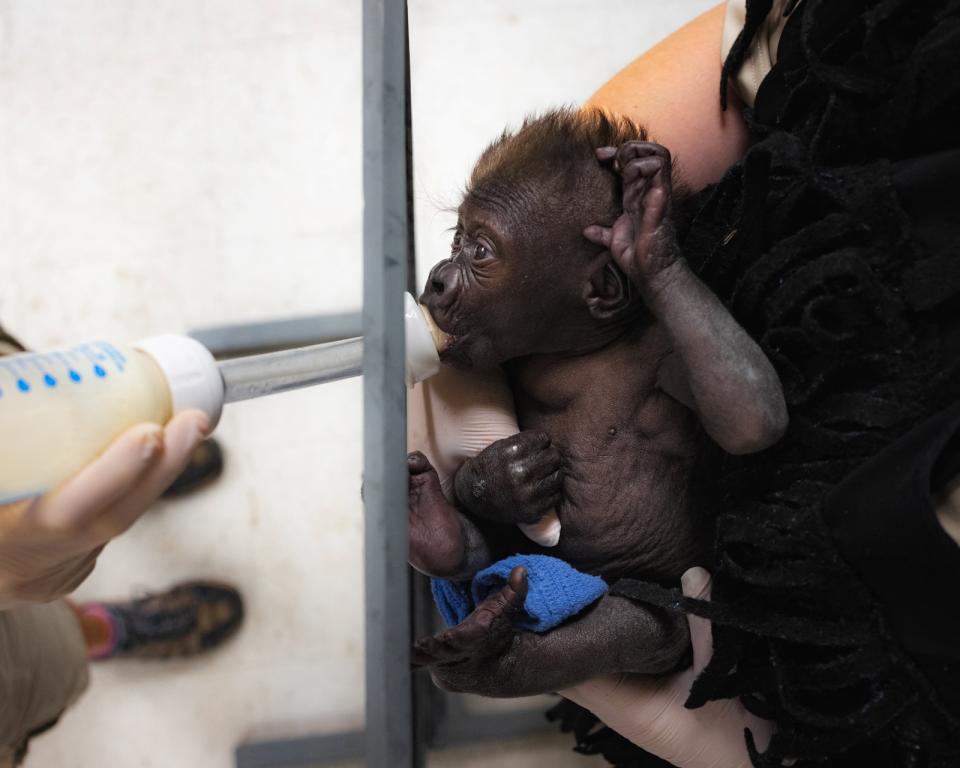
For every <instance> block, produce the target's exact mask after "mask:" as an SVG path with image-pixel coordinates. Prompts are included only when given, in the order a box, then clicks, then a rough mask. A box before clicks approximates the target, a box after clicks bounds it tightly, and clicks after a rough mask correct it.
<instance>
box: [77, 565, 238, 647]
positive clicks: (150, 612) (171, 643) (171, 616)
mask: <svg viewBox="0 0 960 768" xmlns="http://www.w3.org/2000/svg"><path fill="white" fill-rule="evenodd" d="M78 610H79V612H80V614H81V616H82V619H81V621H84V620H86V621H95V620H96V618H97V617H99V618H101V619H102V620H103V621H105V622H106V623H107V630H108V631H107V633H106V634H107V636H108V637H107V639H106V640H105V641H104V642H103V643H101V644H98V646H97V647H92V648H90V649H89V652H88V653H89V656H90V657H91V658H94V659H106V658H113V657H119V656H126V657H137V658H157V659H167V658H175V657H183V656H195V655H197V654H199V653H203V652H204V651H209V650H210V649H212V648H215V647H217V646H218V645H220V644H221V643H223V642H224V641H225V640H227V639H228V638H229V637H231V636H233V635H234V634H235V633H236V631H237V629H238V628H239V627H240V624H241V623H242V621H243V600H242V599H241V597H240V593H239V592H237V590H236V589H234V588H233V587H230V586H228V585H226V584H221V583H218V582H212V581H188V582H185V583H183V584H178V585H177V586H175V587H172V588H171V589H168V590H167V591H166V592H160V593H158V594H155V595H148V596H146V597H141V598H138V599H135V600H131V601H129V602H126V603H86V604H84V605H81V606H79V609H78Z"/></svg>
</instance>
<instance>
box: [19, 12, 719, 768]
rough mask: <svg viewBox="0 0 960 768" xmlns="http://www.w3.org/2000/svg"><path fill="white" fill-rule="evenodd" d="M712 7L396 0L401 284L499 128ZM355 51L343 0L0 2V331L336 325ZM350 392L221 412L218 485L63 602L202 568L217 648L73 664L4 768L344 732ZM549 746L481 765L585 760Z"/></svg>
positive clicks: (350, 545) (352, 590) (351, 501)
mask: <svg viewBox="0 0 960 768" xmlns="http://www.w3.org/2000/svg"><path fill="white" fill-rule="evenodd" d="M711 4H712V3H711V2H710V1H709V0H673V1H672V2H670V3H666V2H653V1H652V0H594V1H592V2H591V1H590V0H522V2H521V1H520V0H515V1H514V2H508V0H487V1H485V2H468V0H411V3H410V23H411V39H412V67H413V94H414V147H415V153H416V161H415V177H416V178H415V184H416V206H417V208H416V213H417V246H418V252H419V255H418V258H419V264H420V265H421V274H422V275H425V271H424V268H425V267H428V266H429V265H430V264H432V263H433V262H435V261H436V260H438V259H439V258H442V257H444V256H445V255H446V254H447V252H448V248H449V234H448V233H447V232H446V231H445V230H446V228H448V227H450V226H451V225H452V224H453V218H452V216H451V215H450V214H448V213H444V212H443V211H442V210H441V209H442V208H443V207H444V206H448V205H455V204H456V203H457V194H458V190H459V188H460V185H461V184H462V183H463V180H464V179H465V177H466V175H467V172H468V171H469V168H470V166H471V164H472V162H473V160H474V159H475V158H476V156H477V155H478V153H479V152H480V150H481V149H482V148H483V146H485V144H486V143H487V142H488V141H490V140H491V139H492V138H493V137H494V136H495V135H496V134H497V133H498V132H499V131H500V130H501V129H502V128H503V126H504V124H506V123H512V124H516V123H517V122H518V121H519V120H520V119H522V117H523V116H524V115H525V114H526V113H529V112H534V111H537V110H542V109H545V108H548V107H550V106H554V105H558V104H565V103H566V104H569V103H576V102H579V101H581V100H583V99H584V98H586V97H587V96H588V95H589V94H590V93H591V92H592V91H593V90H594V89H595V88H596V87H597V86H598V85H599V84H600V83H602V82H603V81H604V80H605V79H606V78H607V77H609V76H610V75H611V74H613V73H614V72H615V71H616V70H617V69H618V68H619V67H620V66H622V65H623V64H625V63H626V62H627V61H629V60H630V59H631V58H633V57H634V56H635V55H636V54H638V53H640V52H641V51H642V50H644V49H645V48H646V47H648V46H649V45H650V44H652V43H654V42H655V41H656V40H657V39H659V38H660V37H662V36H663V35H665V34H666V33H668V32H670V31H671V30H673V29H675V28H676V27H678V26H680V25H681V24H682V23H683V22H684V21H685V20H687V19H689V18H692V17H693V16H694V15H696V14H697V13H699V12H701V11H703V10H705V9H706V8H707V7H709V6H710V5H711ZM360 61H361V58H360V2H359V0H0V322H2V323H4V324H5V325H6V326H7V328H8V329H9V330H10V331H12V332H14V333H17V334H19V335H21V336H22V338H23V340H24V341H26V342H27V343H29V344H31V345H34V346H38V347H42V346H48V345H55V344H62V343H68V342H70V341H76V340H80V339H84V338H89V337H96V336H104V337H108V338H114V339H118V340H125V339H131V338H136V337H138V336H141V335H145V334H149V333H154V332H158V331H174V332H176V331H184V330H186V329H188V328H191V327H195V326H198V325H207V324H216V323H227V322H236V321H241V320H253V319H258V318H273V317H287V316H291V315H296V314H310V313H316V312H321V311H338V310H345V309H352V308H356V307H358V306H359V304H360V300H361V253H362V250H361V249H362V243H361V221H362V190H361V145H360V141H361V135H362V124H361V102H360V94H361V71H360ZM360 392H361V390H360V385H359V382H357V381H352V382H342V383H338V384H334V385H328V386H326V387H323V388H320V389H318V390H315V391H309V392H299V393H294V394H289V395H284V396H283V397H280V398H277V399H275V400H264V401H257V402H252V403H248V404H243V405H238V406H235V407H233V408H232V409H230V410H228V412H227V414H226V415H225V418H224V421H223V424H222V428H221V430H220V436H221V437H222V440H223V443H224V445H225V446H226V450H227V462H228V467H227V472H226V475H225V477H224V479H223V480H222V481H221V482H220V483H219V484H218V485H216V486H214V487H212V488H210V489H209V490H208V491H206V492H204V493H202V494H199V495H197V496H195V497H192V498H190V499H187V500H184V501H182V502H178V503H176V504H161V505H159V507H158V508H157V509H156V510H154V511H152V512H151V513H149V514H148V515H147V516H146V517H145V518H144V519H143V520H142V521H141V522H140V523H139V524H138V525H137V526H136V527H135V528H134V530H132V531H131V532H130V533H129V535H127V536H126V537H125V538H123V539H122V540H120V541H118V542H116V543H115V544H114V545H112V546H111V547H110V548H109V549H108V550H107V552H106V553H105V554H104V556H103V558H102V559H101V563H100V565H99V566H98V568H97V571H96V572H95V574H94V576H93V577H92V578H91V579H90V580H89V581H88V583H87V584H86V585H85V586H84V587H83V588H82V590H81V593H80V594H81V596H83V597H92V596H96V597H108V596H122V595H126V594H128V593H130V592H131V591H132V590H135V589H154V588H159V587H162V586H164V585H166V584H168V583H170V582H172V581H175V580H177V579H180V578H185V577H192V576H199V575H204V576H215V577H219V578H226V579H229V580H232V581H235V582H236V583H238V584H239V585H240V586H241V587H242V589H243V591H244V593H245V595H246V598H247V603H248V609H249V614H248V621H247V626H246V627H245V629H244V631H243V633H242V635H241V636H240V637H239V638H237V640H236V641H235V642H233V643H232V644H231V645H230V646H229V647H227V648H225V649H224V650H223V651H222V652H220V653H217V654H215V655H213V656H212V657H210V658H209V659H206V660H202V661H197V662H177V663H173V664H149V665H148V664H139V663H123V664H111V665H103V666H101V667H97V669H96V670H95V675H94V680H93V687H92V689H91V691H90V692H89V693H88V694H87V695H86V697H85V698H84V699H83V700H82V702H81V703H80V704H79V705H78V707H77V708H76V709H75V710H73V711H72V712H70V713H69V715H68V716H67V717H65V718H64V720H63V722H62V723H61V724H60V725H59V726H58V727H57V728H56V729H55V730H54V731H52V732H51V733H50V734H48V735H46V736H44V737H43V738H41V739H38V740H37V741H36V743H35V745H34V747H33V748H32V753H31V757H30V758H29V759H28V761H27V765H28V766H29V768H41V767H43V768H67V767H69V768H94V766H97V767H99V766H121V767H124V766H133V765H136V766H172V765H176V766H186V767H188V768H190V767H191V766H203V767H204V768H207V767H210V768H218V767H224V768H225V767H226V766H228V765H230V764H231V762H230V760H231V751H232V748H233V746H234V745H235V744H236V743H238V742H239V741H241V740H244V739H246V738H251V737H261V736H267V735H287V734H295V733H307V732H311V731H316V730H328V731H332V730H337V729H340V728H344V727H350V726H357V725H359V724H360V723H361V722H362V707H363V682H362V675H363V659H362V636H363V635H362V596H361V595H362V593H361V587H362V585H361V579H362V562H361V556H360V551H361V544H362V528H361V525H362V520H361V514H362V511H361V505H360V500H359V493H358V489H359V481H360V466H361V455H360V427H361V418H362V414H361V403H360ZM569 743H570V742H569V739H568V738H566V737H561V738H559V739H553V740H547V741H546V742H544V741H540V742H537V743H536V744H535V745H534V746H532V747H529V748H527V751H524V749H525V748H523V747H521V746H515V747H511V748H507V749H506V750H505V751H503V750H501V751H499V752H498V753H497V758H496V759H497V762H498V763H501V764H503V765H504V766H508V765H518V766H519V765H523V766H534V765H537V764H539V763H538V760H542V761H544V763H543V764H546V761H548V760H549V762H550V763H551V764H552V765H555V766H561V765H570V766H573V765H593V764H594V763H595V762H596V761H585V759H583V758H579V757H576V756H574V755H572V754H571V753H570V752H569V749H568V747H569ZM531 750H532V751H534V752H536V754H537V755H538V756H539V757H538V758H536V759H535V758H534V757H533V756H532V752H531ZM471 754H474V757H473V758H472V760H473V762H470V760H471V757H470V755H471ZM484 755H485V753H483V752H476V751H474V752H471V751H470V750H468V751H467V752H465V753H459V754H458V755H452V756H449V757H448V758H445V759H446V760H447V761H448V762H449V761H454V762H458V763H460V764H467V763H469V764H476V765H478V766H479V765H485V764H487V760H488V759H489V758H487V757H485V756H484ZM464 761H467V762H466V763H464ZM434 764H435V765H441V764H445V763H443V762H442V761H438V762H435V763H434Z"/></svg>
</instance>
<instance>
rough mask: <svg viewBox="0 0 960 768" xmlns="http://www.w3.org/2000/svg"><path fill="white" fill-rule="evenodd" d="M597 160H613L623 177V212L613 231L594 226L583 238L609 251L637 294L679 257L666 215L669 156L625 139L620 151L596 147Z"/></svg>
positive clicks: (669, 190)
mask: <svg viewBox="0 0 960 768" xmlns="http://www.w3.org/2000/svg"><path fill="white" fill-rule="evenodd" d="M597 158H598V159H599V160H601V161H603V162H605V161H610V160H612V161H613V168H614V170H615V171H617V173H619V174H620V176H621V178H622V179H623V213H622V214H621V215H620V217H619V218H618V219H617V220H616V221H615V222H614V223H613V226H612V227H604V226H601V225H599V224H594V225H592V226H589V227H587V228H586V229H585V230H584V233H583V234H584V236H585V237H586V238H587V239H588V240H590V241H591V242H594V243H597V244H598V245H602V246H604V247H606V248H609V249H610V252H611V254H612V255H613V259H614V261H616V263H617V265H618V266H619V267H620V268H621V269H622V270H623V271H624V273H625V274H626V275H627V277H629V278H630V279H631V280H632V281H633V282H634V283H635V284H636V285H637V286H638V287H639V288H640V289H641V291H643V290H645V289H647V288H653V287H654V286H651V285H650V283H651V281H654V280H655V279H656V278H658V277H661V276H662V273H663V272H664V270H667V269H668V267H670V266H671V265H672V264H673V263H674V262H675V261H676V260H677V259H678V258H679V256H680V249H679V248H678V247H677V242H676V235H675V233H674V227H673V220H672V219H671V217H670V202H671V199H672V196H673V183H672V180H671V174H672V168H671V162H670V152H669V151H668V150H667V149H666V147H662V146H660V145H659V144H654V143H653V142H650V141H628V142H627V143H625V144H623V145H622V146H620V147H619V148H617V147H601V148H600V149H598V150H597Z"/></svg>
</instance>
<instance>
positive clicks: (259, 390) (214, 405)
mask: <svg viewBox="0 0 960 768" xmlns="http://www.w3.org/2000/svg"><path fill="white" fill-rule="evenodd" d="M405 302H406V303H405V312H404V324H405V331H406V333H405V336H406V348H407V349H406V351H407V360H406V362H407V365H406V379H407V383H408V385H411V386H412V385H413V384H414V383H415V382H417V381H420V380H421V379H423V378H426V377H428V376H431V375H433V374H434V373H436V372H437V371H438V370H439V369H440V357H439V355H438V353H437V347H436V346H435V343H434V339H433V336H432V335H431V328H433V326H432V324H428V320H427V318H426V316H425V314H423V313H421V311H420V307H419V306H418V305H417V303H416V301H415V300H414V298H413V297H412V296H410V295H409V294H407V295H406V297H405ZM362 367H363V339H360V338H357V339H346V340H344V341H338V342H332V343H329V344H317V345H314V346H311V347H303V348H300V349H291V350H284V351H281V352H273V353H270V354H266V355H252V356H250V357H242V358H235V359H233V360H226V361H223V362H221V363H217V362H216V361H215V360H214V359H213V355H211V354H210V352H209V350H207V348H206V347H204V346H203V345H202V344H200V343H199V342H198V341H195V340H194V339H191V338H188V337H185V336H155V337H152V338H149V339H144V340H143V341H139V342H136V343H135V344H132V345H129V346H120V345H115V344H111V343H109V342H105V341H95V342H90V343H87V344H80V345H78V346H75V347H71V348H69V349H63V350H58V351H54V352H39V353H24V354H18V355H11V356H9V357H0V504H6V503H9V502H11V501H15V500H16V499H20V498H25V497H29V496H36V495H39V494H41V493H44V492H45V491H47V490H49V489H51V488H53V487H55V486H57V485H58V484H59V483H61V482H63V481H64V480H66V479H67V478H69V477H71V476H72V475H74V474H75V473H76V472H77V471H79V470H80V469H81V468H82V467H84V466H86V465H87V464H88V463H89V462H90V461H92V460H93V459H94V458H96V456H98V455H99V454H100V453H101V452H102V451H103V450H104V449H105V448H106V447H107V446H108V445H109V444H110V443H111V442H112V441H113V439H114V438H116V437H117V436H118V435H119V434H120V433H121V432H123V431H124V430H126V429H127V428H129V427H131V426H133V425H134V424H137V423H139V422H142V421H152V422H155V423H157V424H165V423H166V422H167V421H169V420H170V419H171V418H172V417H173V416H174V415H175V414H177V413H179V412H181V411H184V410H187V409H197V410H200V411H203V412H204V413H205V414H206V415H207V417H208V418H209V419H210V426H211V429H212V428H213V427H215V426H216V424H217V422H218V421H219V419H220V412H221V410H222V408H223V405H224V404H225V403H231V402H236V401H239V400H248V399H250V398H255V397H263V396H265V395H270V394H273V393H275V392H285V391H288V390H291V389H297V388H300V387H306V386H313V385H315V384H321V383H323V382H327V381H335V380H337V379H342V378H347V377H350V376H357V375H359V374H360V373H361V372H362Z"/></svg>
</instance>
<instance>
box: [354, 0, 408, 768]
mask: <svg viewBox="0 0 960 768" xmlns="http://www.w3.org/2000/svg"><path fill="white" fill-rule="evenodd" d="M405 21H406V3H405V0H364V3H363V190H364V222H363V232H364V243H363V252H364V262H363V267H364V278H363V325H364V331H363V336H364V354H363V372H364V403H363V409H364V436H363V438H364V445H363V450H364V502H365V506H366V517H365V521H366V525H365V535H364V536H365V552H364V563H365V565H364V567H365V577H366V678H367V679H366V693H367V705H366V742H367V743H366V754H367V765H368V766H371V767H372V768H414V764H415V760H414V751H415V745H414V731H413V701H412V687H411V674H410V661H409V644H410V586H409V585H410V581H409V573H408V570H407V539H408V532H407V510H406V496H407V469H406V462H405V456H406V391H405V388H404V376H403V374H404V335H403V291H404V290H405V289H406V287H407V255H408V248H409V238H408V206H407V136H406V94H407V90H406V66H405V58H404V57H405V53H406V28H405Z"/></svg>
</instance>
